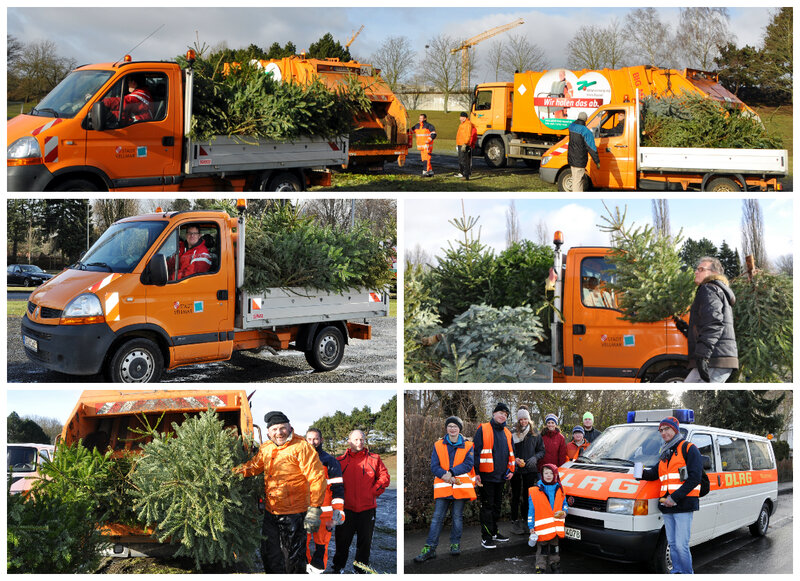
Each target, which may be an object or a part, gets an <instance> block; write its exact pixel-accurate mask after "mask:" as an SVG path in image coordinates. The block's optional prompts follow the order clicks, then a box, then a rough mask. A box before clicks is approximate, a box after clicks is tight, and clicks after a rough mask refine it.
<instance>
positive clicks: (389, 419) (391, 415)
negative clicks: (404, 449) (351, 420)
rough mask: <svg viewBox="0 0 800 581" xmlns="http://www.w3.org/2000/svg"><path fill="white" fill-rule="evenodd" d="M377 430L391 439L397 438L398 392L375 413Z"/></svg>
mask: <svg viewBox="0 0 800 581" xmlns="http://www.w3.org/2000/svg"><path fill="white" fill-rule="evenodd" d="M373 429H374V430H375V431H379V432H383V434H384V435H385V436H386V437H388V438H389V439H391V440H396V439H397V394H395V395H394V396H392V399H390V400H389V401H387V402H386V403H385V404H383V405H382V406H381V409H380V410H378V413H377V414H376V415H375V424H374V425H373Z"/></svg>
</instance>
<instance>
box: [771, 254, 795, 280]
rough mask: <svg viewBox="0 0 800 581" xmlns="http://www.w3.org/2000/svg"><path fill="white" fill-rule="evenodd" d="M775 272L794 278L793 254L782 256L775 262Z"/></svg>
mask: <svg viewBox="0 0 800 581" xmlns="http://www.w3.org/2000/svg"><path fill="white" fill-rule="evenodd" d="M775 270H777V271H778V274H785V275H786V276H791V277H794V254H784V255H782V256H779V257H778V258H777V260H775Z"/></svg>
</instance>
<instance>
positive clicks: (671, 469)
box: [658, 442, 700, 498]
mask: <svg viewBox="0 0 800 581" xmlns="http://www.w3.org/2000/svg"><path fill="white" fill-rule="evenodd" d="M689 446H694V444H692V443H691V442H690V443H689ZM689 446H687V447H686V449H687V450H688V449H689ZM677 448H678V449H677V450H676V453H675V454H673V455H671V456H670V457H669V462H665V461H664V460H661V461H660V462H659V463H658V479H659V480H660V481H661V496H666V495H668V494H672V493H673V492H675V491H676V490H678V489H679V488H680V487H681V486H683V482H681V478H680V473H679V472H678V470H679V469H680V468H682V467H683V466H686V458H684V457H683V444H682V443H681V444H678V446H677ZM686 496H687V497H688V496H696V497H698V498H699V497H700V484H698V485H697V486H695V487H694V488H693V489H692V490H690V491H689V494H687V495H686Z"/></svg>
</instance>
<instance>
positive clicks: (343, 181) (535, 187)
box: [312, 140, 558, 192]
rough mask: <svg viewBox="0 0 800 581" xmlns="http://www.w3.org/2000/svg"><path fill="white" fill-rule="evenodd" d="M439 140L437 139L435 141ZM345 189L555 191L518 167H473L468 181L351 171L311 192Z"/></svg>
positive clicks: (447, 175) (445, 175)
mask: <svg viewBox="0 0 800 581" xmlns="http://www.w3.org/2000/svg"><path fill="white" fill-rule="evenodd" d="M437 141H438V140H437ZM337 190H341V191H347V192H359V191H363V192H555V191H557V190H558V188H557V187H556V186H555V184H548V183H545V182H543V181H542V180H540V179H539V175H538V174H536V173H532V172H531V171H530V170H527V171H525V169H524V168H521V169H520V171H519V173H517V172H515V171H513V170H502V171H496V170H490V169H477V170H476V169H473V170H472V177H471V178H470V179H469V181H464V180H461V179H459V178H457V177H455V176H454V175H453V172H440V173H437V174H436V175H435V176H434V177H432V178H425V179H421V178H420V177H419V176H418V175H416V174H413V175H411V174H401V175H398V174H354V173H338V174H334V175H333V183H332V185H331V187H329V188H312V191H321V192H322V191H324V192H330V191H337Z"/></svg>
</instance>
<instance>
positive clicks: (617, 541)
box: [564, 515, 661, 563]
mask: <svg viewBox="0 0 800 581" xmlns="http://www.w3.org/2000/svg"><path fill="white" fill-rule="evenodd" d="M565 526H567V527H570V528H574V529H579V530H580V531H581V540H580V541H572V540H571V539H564V540H565V541H567V542H569V546H570V548H574V549H576V550H578V551H580V552H582V553H588V554H590V555H594V556H596V557H601V558H603V559H610V560H612V561H619V562H623V563H636V562H638V561H647V560H649V559H650V558H651V557H652V555H653V553H654V552H655V550H656V544H657V543H658V536H659V534H660V533H661V530H660V529H659V530H655V531H620V530H615V529H606V528H603V527H602V526H595V525H589V524H586V523H585V522H580V521H579V522H575V519H570V516H569V515H567V520H566V522H565Z"/></svg>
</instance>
